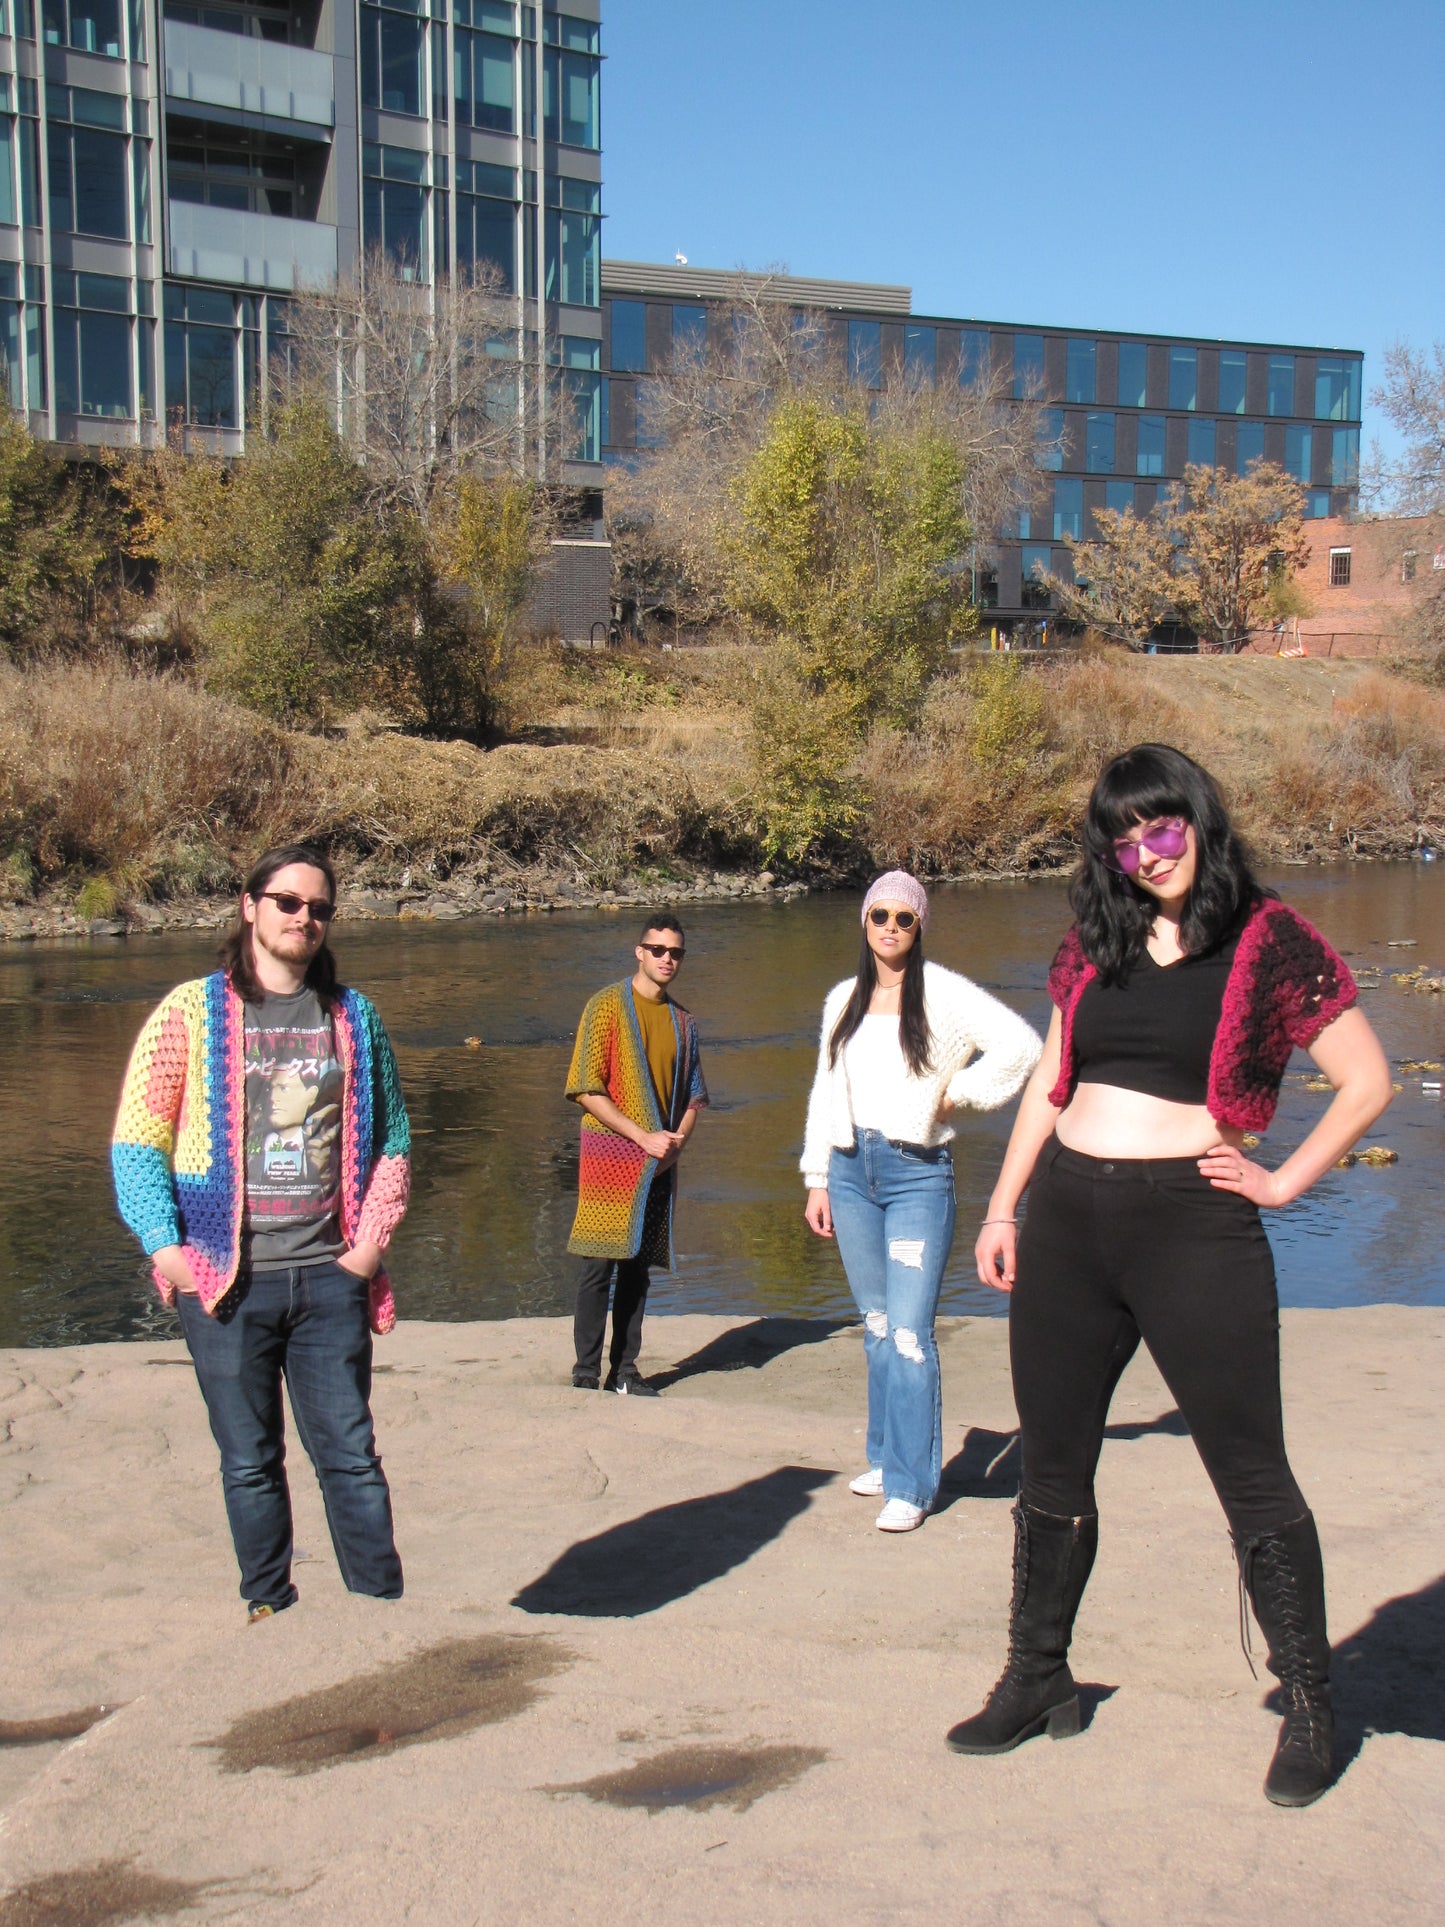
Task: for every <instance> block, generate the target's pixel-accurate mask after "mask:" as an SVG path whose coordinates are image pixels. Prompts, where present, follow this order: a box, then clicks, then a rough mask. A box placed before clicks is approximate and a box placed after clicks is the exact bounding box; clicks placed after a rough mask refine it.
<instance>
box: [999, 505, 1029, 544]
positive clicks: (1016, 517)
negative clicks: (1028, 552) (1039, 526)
mask: <svg viewBox="0 0 1445 1927" xmlns="http://www.w3.org/2000/svg"><path fill="white" fill-rule="evenodd" d="M1033 529H1034V518H1033V516H1032V514H1031V513H1030V512H1029V510H1028V509H1015V510H1014V511H1013V513H1012V514H1011V515H1009V516H1007V517H1006V518H1005V521H1004V531H1003V532H1004V534H1005V535H1006V536H1009V535H1011V536H1014V537H1016V538H1017V540H1019V541H1020V542H1027V541H1028V539H1029V537H1030V536H1031V535H1032V534H1033Z"/></svg>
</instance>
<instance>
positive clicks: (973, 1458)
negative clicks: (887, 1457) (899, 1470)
mask: <svg viewBox="0 0 1445 1927" xmlns="http://www.w3.org/2000/svg"><path fill="white" fill-rule="evenodd" d="M1157 1434H1163V1435H1164V1436H1165V1437H1168V1438H1184V1439H1187V1438H1188V1436H1189V1427H1188V1426H1187V1425H1186V1424H1185V1423H1184V1419H1183V1417H1182V1415H1181V1414H1180V1413H1179V1412H1177V1411H1176V1412H1161V1413H1160V1414H1159V1416H1158V1418H1151V1419H1145V1420H1142V1421H1130V1422H1127V1423H1125V1424H1122V1425H1109V1426H1106V1427H1105V1428H1104V1437H1105V1438H1106V1439H1119V1440H1130V1439H1142V1438H1149V1437H1151V1436H1154V1435H1157ZM1018 1492H1019V1435H1018V1433H1017V1432H992V1431H990V1430H989V1429H988V1427H987V1426H985V1425H971V1426H970V1427H969V1429H968V1431H967V1432H966V1433H965V1434H964V1439H963V1449H962V1450H961V1451H959V1452H956V1453H955V1454H954V1456H953V1457H952V1458H951V1459H950V1460H949V1461H948V1463H947V1465H945V1466H944V1468H943V1476H942V1477H941V1479H940V1480H939V1485H938V1498H937V1499H936V1500H935V1502H934V1507H933V1510H934V1512H935V1513H939V1512H947V1510H948V1508H949V1507H950V1506H951V1505H955V1504H957V1502H958V1501H959V1500H960V1499H1016V1498H1017V1497H1018Z"/></svg>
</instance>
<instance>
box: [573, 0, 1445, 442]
mask: <svg viewBox="0 0 1445 1927" xmlns="http://www.w3.org/2000/svg"><path fill="white" fill-rule="evenodd" d="M603 49H604V51H605V53H606V54H607V56H608V59H607V65H606V69H605V72H604V78H603V129H602V131H603V141H604V154H603V169H604V181H605V188H604V195H605V200H604V205H605V207H606V208H607V211H608V219H607V223H606V226H605V229H604V235H603V250H604V253H605V254H608V255H611V256H613V257H615V258H617V259H622V260H645V261H670V260H671V259H672V257H673V254H674V253H675V252H676V251H678V250H681V251H682V252H683V253H685V254H686V255H687V257H688V260H689V261H690V262H691V263H692V265H693V266H695V267H717V268H727V267H737V266H740V265H745V266H748V267H751V268H760V267H764V266H768V265H775V266H781V265H785V266H786V267H787V268H788V269H789V270H790V271H791V272H792V273H794V274H809V275H825V276H831V277H835V278H837V279H841V280H852V281H889V282H902V283H906V284H907V285H909V286H911V287H912V289H913V305H914V308H915V311H917V312H919V313H934V314H943V315H966V316H973V317H979V318H983V319H986V320H1000V321H1033V322H1043V323H1051V324H1056V325H1058V324H1062V325H1067V326H1071V327H1079V328H1090V327H1097V328H1120V329H1139V330H1149V331H1158V332H1161V333H1169V334H1199V335H1202V336H1215V335H1217V336H1226V337H1227V336H1232V337H1235V338H1236V339H1239V338H1243V339H1246V340H1260V341H1279V342H1294V343H1300V344H1305V345H1321V346H1332V347H1348V348H1363V349H1364V351H1365V354H1366V364H1365V384H1366V388H1367V389H1368V388H1369V387H1370V386H1372V385H1373V383H1374V381H1375V380H1376V379H1377V378H1378V375H1379V367H1380V359H1379V358H1380V352H1381V350H1382V349H1383V347H1384V345H1385V344H1386V343H1387V342H1388V341H1390V340H1393V339H1396V338H1404V339H1406V340H1408V341H1411V342H1413V343H1414V344H1416V345H1417V346H1423V345H1425V344H1427V343H1428V342H1430V341H1432V340H1434V339H1436V338H1437V337H1442V338H1445V234H1442V226H1445V133H1442V117H1441V105H1442V101H1445V5H1442V0H1374V4H1373V5H1369V6H1366V5H1352V6H1345V5H1341V4H1338V0H1314V4H1303V0H1255V4H1254V5H1241V4H1238V3H1237V0H1214V4H1212V5H1210V6H1208V7H1202V8H1197V9H1196V8H1194V7H1192V6H1189V5H1186V4H1181V3H1180V0H1074V4H1072V5H1070V4H1063V3H1062V0H1033V4H1032V5H1029V6H1020V5H1016V4H1011V0H997V3H994V4H984V0H912V3H911V4H905V3H901V0H869V3H868V4H863V0H717V3H716V4H705V0H604V8H603ZM1377 428H1378V424H1377V423H1376V422H1375V421H1374V420H1373V419H1372V411H1370V410H1369V409H1368V408H1367V409H1366V428H1365V440H1366V442H1368V440H1369V438H1370V435H1371V433H1372V432H1375V431H1376V429H1377Z"/></svg>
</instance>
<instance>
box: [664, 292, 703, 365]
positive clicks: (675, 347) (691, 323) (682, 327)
mask: <svg viewBox="0 0 1445 1927" xmlns="http://www.w3.org/2000/svg"><path fill="white" fill-rule="evenodd" d="M706 347H707V309H706V308H703V307H699V306H697V305H696V304H695V303H692V302H683V301H678V302H675V303H674V304H673V309H672V352H673V354H674V355H685V356H696V355H700V354H701V353H702V352H703V350H704V349H705V348H706Z"/></svg>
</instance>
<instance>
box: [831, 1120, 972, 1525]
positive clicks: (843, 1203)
mask: <svg viewBox="0 0 1445 1927" xmlns="http://www.w3.org/2000/svg"><path fill="white" fill-rule="evenodd" d="M828 1206H829V1209H830V1210H831V1211H832V1214H833V1233H834V1236H835V1237H836V1238H837V1240H838V1251H839V1255H840V1256H841V1257H842V1260H843V1269H844V1270H845V1271H846V1272H847V1274H848V1283H849V1286H850V1287H851V1289H852V1292H853V1296H854V1298H855V1300H856V1301H857V1305H858V1309H859V1311H860V1312H862V1314H863V1349H864V1354H865V1356H866V1358H867V1361H868V1463H869V1464H870V1465H877V1466H881V1467H882V1468H883V1496H884V1498H885V1499H907V1500H908V1501H909V1502H910V1504H912V1505H919V1506H924V1507H925V1508H926V1507H928V1506H931V1505H932V1504H933V1501H934V1498H935V1496H936V1495H937V1492H938V1481H939V1476H940V1474H941V1472H942V1469H943V1401H942V1398H941V1397H940V1394H939V1387H938V1347H937V1345H936V1344H935V1343H934V1337H933V1320H934V1315H935V1313H936V1312H937V1310H938V1292H939V1287H940V1286H941V1284H942V1283H943V1269H944V1266H945V1265H946V1264H947V1263H948V1250H949V1246H950V1245H951V1244H952V1243H953V1216H954V1202H953V1159H952V1158H951V1157H950V1155H949V1151H948V1146H947V1145H946V1144H940V1145H936V1146H934V1147H932V1148H929V1147H926V1146H924V1145H921V1144H895V1143H893V1142H892V1140H891V1139H889V1138H886V1137H880V1136H879V1134H878V1133H877V1132H876V1131H855V1132H854V1133H853V1148H852V1150H851V1151H841V1150H839V1149H838V1148H837V1147H836V1146H835V1147H834V1149H833V1153H832V1156H831V1157H830V1159H829V1162H828Z"/></svg>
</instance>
